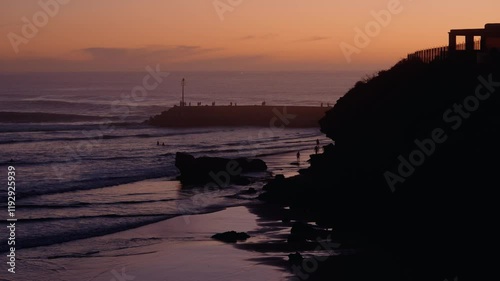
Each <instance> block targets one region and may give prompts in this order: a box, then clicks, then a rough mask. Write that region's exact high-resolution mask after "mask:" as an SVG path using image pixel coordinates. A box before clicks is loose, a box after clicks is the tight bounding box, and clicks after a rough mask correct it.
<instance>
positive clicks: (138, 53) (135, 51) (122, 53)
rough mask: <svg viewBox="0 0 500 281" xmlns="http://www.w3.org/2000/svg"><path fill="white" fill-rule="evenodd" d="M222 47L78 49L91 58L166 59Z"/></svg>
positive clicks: (211, 50)
mask: <svg viewBox="0 0 500 281" xmlns="http://www.w3.org/2000/svg"><path fill="white" fill-rule="evenodd" d="M219 50H222V49H216V48H211V49H209V48H203V47H201V46H189V45H178V46H149V47H144V48H102V47H91V48H85V49H81V50H79V51H80V52H82V53H84V54H86V55H89V56H90V58H91V59H93V60H108V61H109V60H116V59H126V60H140V59H151V58H153V59H167V58H182V57H188V56H194V55H199V54H203V53H208V52H214V51H219Z"/></svg>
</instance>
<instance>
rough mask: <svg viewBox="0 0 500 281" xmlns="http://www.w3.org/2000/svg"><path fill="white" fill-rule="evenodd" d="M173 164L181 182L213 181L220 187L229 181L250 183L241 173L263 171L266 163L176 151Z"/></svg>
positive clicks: (198, 182) (241, 183)
mask: <svg viewBox="0 0 500 281" xmlns="http://www.w3.org/2000/svg"><path fill="white" fill-rule="evenodd" d="M175 166H176V167H177V168H178V169H179V171H180V173H181V175H180V176H179V179H180V180H181V181H182V182H183V183H188V184H189V183H193V184H204V183H209V182H213V183H214V184H217V185H218V186H220V187H224V186H227V185H228V184H230V183H235V184H239V185H246V184H249V183H250V180H249V179H248V177H245V176H244V175H243V174H245V173H252V172H265V171H267V165H266V163H265V162H264V161H262V160H260V159H249V158H237V159H227V158H219V157H199V158H195V157H194V156H192V155H190V154H187V153H181V152H178V153H177V154H176V156H175Z"/></svg>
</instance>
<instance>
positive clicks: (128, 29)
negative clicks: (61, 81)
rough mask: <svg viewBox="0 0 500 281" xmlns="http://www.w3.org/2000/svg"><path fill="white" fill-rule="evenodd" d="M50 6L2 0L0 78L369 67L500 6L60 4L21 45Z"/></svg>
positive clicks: (493, 16) (263, 0)
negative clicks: (379, 22)
mask: <svg viewBox="0 0 500 281" xmlns="http://www.w3.org/2000/svg"><path fill="white" fill-rule="evenodd" d="M55 1H56V0H1V1H0V34H1V40H0V72H18V71H140V70H143V69H144V68H145V66H147V65H156V64H161V65H162V68H163V69H167V70H172V71H173V70H203V71H205V70H238V71H240V70H241V71H245V70H343V69H374V68H375V69H376V68H380V67H389V66H391V65H392V64H394V63H395V62H397V61H398V60H399V59H401V58H403V57H405V56H406V54H407V53H409V52H412V51H416V50H418V49H422V48H428V47H437V46H441V45H445V44H447V40H448V37H447V32H448V31H449V30H450V29H452V28H480V27H483V26H484V24H485V23H489V22H500V15H499V14H498V11H500V1H498V0H476V1H461V0H454V1H452V0H446V1H444V0H441V1H436V0H413V1H412V0H401V1H397V0H357V1H347V0H215V1H214V0H64V1H63V0H60V1H61V2H65V1H66V2H68V3H66V4H60V5H59V7H58V8H57V9H58V11H56V12H54V13H52V15H47V18H48V22H47V24H45V25H40V26H39V27H37V26H35V27H36V28H37V29H38V32H37V33H36V34H34V36H31V37H32V38H26V37H25V36H24V35H23V27H25V26H26V24H25V21H23V18H24V19H25V20H26V19H28V20H29V21H30V22H33V19H34V15H38V16H39V22H40V20H41V21H42V23H43V20H44V19H43V13H45V14H47V13H46V12H44V10H43V9H42V7H41V6H40V4H39V2H42V3H52V4H53V3H56V2H55ZM394 1H395V2H394ZM390 2H394V3H397V2H399V3H400V4H399V6H400V7H399V9H398V10H399V13H397V14H392V15H391V19H390V21H389V22H388V24H386V25H387V26H382V27H381V28H380V32H379V33H378V35H376V36H373V37H370V41H369V43H368V44H367V45H366V46H363V47H362V48H358V50H359V53H356V54H353V55H352V56H351V62H348V61H347V60H346V58H345V56H344V54H343V52H342V50H341V48H340V44H341V43H342V42H344V43H347V44H350V45H352V46H356V44H355V43H354V36H355V35H356V32H355V28H360V29H365V27H366V26H367V24H369V23H370V22H371V21H373V20H374V17H373V15H372V14H371V11H375V12H379V11H381V10H387V9H388V4H389V3H390ZM231 3H232V4H231ZM394 3H393V4H394ZM224 5H225V6H224ZM216 6H217V7H218V8H219V11H218V10H217V9H216ZM228 7H229V8H230V9H229V8H228ZM53 9H56V8H53ZM25 29H26V28H25ZM28 35H30V34H28ZM13 38H15V40H17V41H15V40H14V39H13ZM20 38H22V40H21V39H20ZM13 40H14V41H13ZM19 40H21V41H19ZM12 42H17V47H13V44H12ZM14 45H15V44H14ZM16 48H17V51H18V52H17V53H16V50H15V49H16Z"/></svg>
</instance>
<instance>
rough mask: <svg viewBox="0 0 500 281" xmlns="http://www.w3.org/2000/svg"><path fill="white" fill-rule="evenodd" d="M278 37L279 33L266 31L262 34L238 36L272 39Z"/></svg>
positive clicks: (251, 38)
mask: <svg viewBox="0 0 500 281" xmlns="http://www.w3.org/2000/svg"><path fill="white" fill-rule="evenodd" d="M276 37H278V34H277V33H266V34H262V35H248V36H243V37H240V38H238V40H270V39H274V38H276Z"/></svg>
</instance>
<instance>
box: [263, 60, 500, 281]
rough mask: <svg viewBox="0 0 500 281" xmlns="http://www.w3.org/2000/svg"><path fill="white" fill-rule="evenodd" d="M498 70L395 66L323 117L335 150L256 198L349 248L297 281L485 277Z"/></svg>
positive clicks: (491, 234) (493, 230) (499, 116)
mask: <svg viewBox="0 0 500 281" xmlns="http://www.w3.org/2000/svg"><path fill="white" fill-rule="evenodd" d="M496 62H498V58H496ZM499 65H500V64H498V63H489V64H476V63H475V62H464V61H456V60H439V61H434V62H431V63H423V62H422V61H420V60H418V59H405V60H402V61H400V62H399V63H397V64H396V65H395V66H393V67H392V68H391V69H389V70H386V71H381V72H379V73H377V74H376V75H374V76H373V77H371V78H367V79H365V80H364V81H360V82H358V83H357V84H356V85H355V86H354V87H353V88H352V89H351V90H350V91H348V93H347V94H346V95H345V96H344V97H342V98H341V99H340V100H339V101H338V102H337V104H336V105H335V106H334V107H333V109H331V110H329V111H328V112H327V113H326V115H325V116H324V117H323V118H322V119H321V121H320V122H319V123H320V126H321V131H322V132H323V133H325V134H326V135H327V136H328V137H329V138H331V139H332V140H333V141H334V145H333V144H331V145H329V146H327V147H325V150H324V153H323V154H320V155H312V156H311V167H310V168H308V169H305V170H302V171H301V173H300V175H298V176H295V177H292V178H286V179H284V178H282V177H277V179H276V180H274V181H271V182H270V183H269V184H268V185H266V186H265V187H264V189H265V193H264V194H262V195H261V196H260V198H261V199H262V200H264V201H267V202H272V203H278V204H282V205H286V206H290V214H289V215H288V217H287V218H286V220H290V219H291V220H304V221H314V222H315V223H316V224H317V225H318V226H322V227H331V228H333V232H332V237H333V239H335V240H336V241H338V242H340V243H341V245H343V246H344V247H347V248H355V249H356V250H357V254H354V255H340V256H336V257H331V258H329V259H328V260H327V261H325V262H323V263H321V264H319V268H318V270H317V271H315V272H313V273H311V274H310V275H309V276H308V279H307V280H327V279H328V280H436V281H443V280H455V278H457V279H458V280H481V279H485V278H484V277H490V278H491V276H496V275H493V274H496V272H495V271H496V265H495V264H494V262H493V260H492V259H491V258H490V256H489V254H488V253H495V252H496V251H497V250H498V249H499V248H498V243H497V240H498V237H500V236H499V231H498V230H497V227H496V222H497V221H498V219H497V216H498V214H499V210H498V209H499V207H498V206H499V204H498V203H497V196H496V194H497V192H496V190H495V189H496V187H497V186H499V179H498V177H497V174H498V167H499V164H498V159H499V156H500V149H499V143H500V131H499V130H500V126H499V125H500V111H499V108H500V100H499V98H498V96H499V95H500V67H499ZM304 216H305V218H304ZM332 278H336V279H332Z"/></svg>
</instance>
